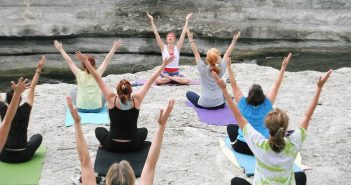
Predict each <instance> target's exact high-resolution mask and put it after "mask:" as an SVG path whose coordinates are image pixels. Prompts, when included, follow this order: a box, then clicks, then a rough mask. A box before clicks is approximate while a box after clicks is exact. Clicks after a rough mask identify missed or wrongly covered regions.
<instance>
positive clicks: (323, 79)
mask: <svg viewBox="0 0 351 185" xmlns="http://www.w3.org/2000/svg"><path fill="white" fill-rule="evenodd" d="M290 58H291V53H289V55H288V57H286V58H284V61H283V64H282V66H285V67H286V65H288V63H289V60H290ZM228 59H229V62H230V58H229V57H228ZM332 72H333V70H332V69H330V70H329V71H328V72H327V73H326V74H325V75H323V76H320V77H319V80H318V82H317V87H318V88H319V89H322V88H323V86H324V84H325V82H326V81H327V80H328V79H329V77H330V75H331V73H332ZM211 75H212V77H213V78H214V79H215V81H216V83H217V84H218V86H219V87H220V88H221V89H226V83H225V82H224V81H223V80H222V79H221V78H220V77H219V76H218V75H217V73H215V72H213V71H212V72H211Z"/></svg>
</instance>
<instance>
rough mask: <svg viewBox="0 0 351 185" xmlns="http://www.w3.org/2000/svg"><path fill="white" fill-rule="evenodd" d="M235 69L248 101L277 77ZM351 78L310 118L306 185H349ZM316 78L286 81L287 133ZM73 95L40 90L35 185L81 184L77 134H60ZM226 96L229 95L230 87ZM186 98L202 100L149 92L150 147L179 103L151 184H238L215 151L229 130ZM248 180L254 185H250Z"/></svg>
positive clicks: (256, 69) (90, 135)
mask: <svg viewBox="0 0 351 185" xmlns="http://www.w3.org/2000/svg"><path fill="white" fill-rule="evenodd" d="M291 62H294V61H291ZM232 67H233V68H234V70H235V73H236V77H237V81H238V84H239V85H240V87H241V88H242V90H243V93H244V94H247V92H248V89H249V87H250V86H251V84H252V83H258V84H261V85H262V88H263V89H264V91H269V89H270V88H271V87H272V85H273V83H274V80H275V79H276V77H277V75H278V70H276V69H273V68H270V67H262V66H257V65H254V64H234V65H232ZM154 70H155V69H152V70H150V71H145V72H139V73H136V74H123V75H109V76H107V77H105V78H104V81H105V82H106V83H107V84H108V85H109V86H110V87H111V88H112V89H115V84H116V83H117V82H118V81H119V80H120V79H122V78H126V79H129V80H131V81H134V80H136V79H138V78H144V79H145V78H148V77H149V76H150V75H151V74H152V73H153V71H154ZM181 70H182V73H184V74H185V75H186V76H188V77H190V78H192V79H198V78H199V76H198V72H197V69H196V67H195V66H182V68H181ZM350 73H351V69H350V68H341V69H338V70H336V71H334V72H333V74H332V76H331V78H330V79H329V81H328V82H327V84H326V85H325V87H324V89H323V92H322V95H321V98H320V105H318V106H317V108H316V110H315V112H314V116H313V118H312V120H311V123H310V127H309V130H308V132H307V134H308V137H307V139H306V141H305V143H304V144H303V147H302V151H301V155H302V159H303V163H304V164H306V165H309V166H311V167H312V170H309V171H307V172H306V174H307V179H308V184H330V185H331V184H348V183H349V182H350V180H351V178H350V175H349V174H350V173H351V170H350V168H349V167H350V166H351V155H350V153H351V147H350V146H351V145H350V141H349V138H350V136H351V126H350V124H349V121H350V120H351V114H350V112H351V110H350V109H351V108H350V106H349V105H350V104H351V96H350V93H349V92H350V90H351V89H350V84H351V79H350ZM320 75H322V73H320V72H314V71H304V72H286V73H285V78H284V81H283V84H282V86H281V89H280V92H279V95H278V97H277V100H276V102H275V104H274V107H279V108H281V109H283V110H287V111H288V115H289V117H290V126H289V128H290V129H296V128H297V126H298V123H299V121H300V120H301V119H302V117H303V115H304V111H305V110H306V108H307V106H308V105H309V102H310V100H311V99H312V97H313V95H314V92H315V89H316V82H317V80H318V77H319V76H320ZM226 76H227V74H226ZM74 87H75V85H72V84H63V83H61V84H43V85H39V86H38V87H37V90H36V99H35V104H34V107H33V111H32V114H31V118H30V123H29V136H31V135H33V134H34V133H40V134H42V135H43V137H44V140H43V145H45V146H46V147H47V148H48V151H47V155H46V158H45V163H44V168H43V172H42V175H41V179H40V185H46V184H57V185H60V184H62V185H66V184H72V183H73V181H72V179H74V178H75V177H77V176H79V173H80V164H79V160H78V155H77V151H76V145H75V135H74V134H75V131H74V127H68V128H67V127H65V126H64V120H65V110H66V109H65V100H66V99H65V98H66V96H67V95H68V94H69V92H70V91H71V89H73V88H74ZM138 88H140V87H136V88H135V89H134V90H136V89H138ZM227 88H228V90H230V85H229V84H228V86H227ZM189 90H193V91H195V92H200V86H152V88H151V89H150V91H149V93H148V95H147V96H146V98H145V100H144V102H143V104H142V106H141V111H140V116H139V121H138V126H139V127H146V128H147V129H148V130H149V134H148V137H147V140H152V137H153V135H154V133H155V131H156V128H157V122H156V121H157V117H158V114H159V109H160V108H163V107H165V106H166V104H167V100H169V99H171V98H173V99H175V100H176V105H175V108H174V110H173V112H172V115H171V118H170V120H169V122H168V125H167V128H166V132H165V135H164V141H163V146H162V151H161V155H160V158H159V160H158V163H157V170H156V177H155V184H160V185H164V184H211V185H217V184H218V185H223V184H229V183H230V180H231V178H232V177H234V176H241V177H243V176H244V174H242V173H241V172H240V171H239V170H238V169H236V168H235V167H234V165H232V164H231V163H230V162H229V160H228V159H227V158H226V157H225V156H224V154H223V153H222V151H221V149H220V146H219V139H220V138H221V137H223V136H225V135H226V128H225V127H218V126H210V125H205V124H203V123H201V122H200V121H199V119H198V117H197V115H196V113H195V111H194V110H193V109H192V108H189V107H187V106H186V104H185V102H186V97H185V93H186V91H189ZM230 93H231V92H230ZM96 127H97V126H95V125H84V126H83V131H84V135H85V138H86V141H87V143H88V146H89V151H90V155H91V158H92V162H94V160H95V156H96V150H97V148H98V145H99V143H98V141H97V139H96V138H95V134H94V129H95V128H96ZM249 180H250V181H252V178H251V179H249Z"/></svg>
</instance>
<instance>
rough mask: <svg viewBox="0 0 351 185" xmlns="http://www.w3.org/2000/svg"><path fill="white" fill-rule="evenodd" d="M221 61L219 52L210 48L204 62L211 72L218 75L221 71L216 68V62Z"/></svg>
mask: <svg viewBox="0 0 351 185" xmlns="http://www.w3.org/2000/svg"><path fill="white" fill-rule="evenodd" d="M220 59H221V57H220V55H219V51H218V50H217V49H216V48H211V49H209V50H208V51H207V56H206V61H207V63H208V65H210V67H211V71H214V72H216V73H217V74H219V73H220V72H221V69H220V68H219V67H218V66H217V63H218V61H219V60H220Z"/></svg>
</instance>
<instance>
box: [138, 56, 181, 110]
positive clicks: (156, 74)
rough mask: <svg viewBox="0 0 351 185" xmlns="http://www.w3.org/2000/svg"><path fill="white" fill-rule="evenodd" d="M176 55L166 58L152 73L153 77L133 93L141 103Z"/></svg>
mask: <svg viewBox="0 0 351 185" xmlns="http://www.w3.org/2000/svg"><path fill="white" fill-rule="evenodd" d="M174 57H175V56H174V55H172V56H170V57H169V58H166V59H165V60H164V61H163V63H162V65H161V66H160V67H159V68H158V69H157V70H156V71H155V72H154V74H152V76H151V78H150V79H149V80H148V81H147V82H146V83H145V84H144V85H143V86H142V87H141V88H140V89H139V90H138V91H137V92H135V93H134V94H133V96H134V98H136V99H138V100H139V102H140V104H141V102H142V101H143V100H144V98H145V96H146V94H147V92H148V91H149V89H150V87H151V85H152V84H153V83H154V82H155V80H156V79H157V77H159V76H160V74H161V72H162V71H163V70H164V69H165V67H166V66H167V65H168V64H169V63H171V62H172V61H173V60H174Z"/></svg>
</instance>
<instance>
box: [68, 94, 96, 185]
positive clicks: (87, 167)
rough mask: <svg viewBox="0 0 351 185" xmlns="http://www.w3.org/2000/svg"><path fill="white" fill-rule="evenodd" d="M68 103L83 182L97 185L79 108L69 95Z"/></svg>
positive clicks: (84, 184)
mask: <svg viewBox="0 0 351 185" xmlns="http://www.w3.org/2000/svg"><path fill="white" fill-rule="evenodd" d="M67 105H68V108H69V110H70V112H71V115H72V117H73V120H74V128H75V130H76V145H77V151H78V157H79V161H80V166H81V171H82V172H81V173H82V184H83V185H87V184H89V185H96V179H95V173H94V169H93V165H92V164H91V159H90V155H89V150H88V147H87V143H86V142H85V138H84V134H83V131H82V127H81V125H80V117H79V115H78V112H77V109H76V108H75V107H73V104H72V99H71V97H69V96H68V97H67Z"/></svg>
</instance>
